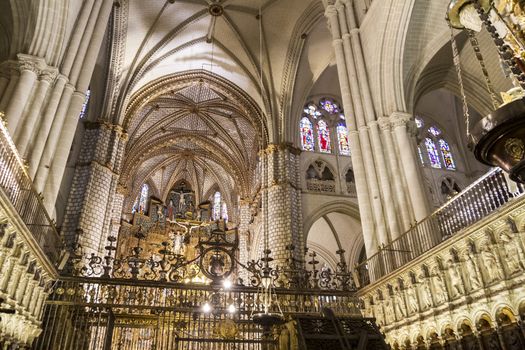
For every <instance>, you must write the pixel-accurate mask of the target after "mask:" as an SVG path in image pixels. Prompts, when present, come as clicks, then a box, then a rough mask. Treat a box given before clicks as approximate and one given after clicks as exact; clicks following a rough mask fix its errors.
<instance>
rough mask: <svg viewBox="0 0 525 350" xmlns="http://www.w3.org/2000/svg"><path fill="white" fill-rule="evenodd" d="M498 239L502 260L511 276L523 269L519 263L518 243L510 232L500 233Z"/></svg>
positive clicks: (520, 262)
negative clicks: (501, 246)
mask: <svg viewBox="0 0 525 350" xmlns="http://www.w3.org/2000/svg"><path fill="white" fill-rule="evenodd" d="M499 239H500V241H501V243H502V245H503V250H502V252H503V255H504V260H505V262H506V264H507V267H508V269H509V273H510V274H513V273H515V272H517V271H520V270H522V269H523V267H524V266H523V262H522V261H521V257H522V254H521V249H520V243H519V240H518V239H517V237H515V234H514V233H512V232H506V231H503V232H501V234H500V236H499Z"/></svg>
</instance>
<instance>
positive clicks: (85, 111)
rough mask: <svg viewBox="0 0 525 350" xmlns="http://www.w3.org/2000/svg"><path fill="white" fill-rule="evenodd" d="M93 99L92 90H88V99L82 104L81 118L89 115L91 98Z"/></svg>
mask: <svg viewBox="0 0 525 350" xmlns="http://www.w3.org/2000/svg"><path fill="white" fill-rule="evenodd" d="M90 97H91V90H90V89H88V90H87V91H86V99H85V100H84V103H83V104H82V109H81V110H80V115H79V118H80V119H83V118H84V117H85V116H86V114H87V109H88V105H89V98H90Z"/></svg>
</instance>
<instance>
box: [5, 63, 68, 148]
mask: <svg viewBox="0 0 525 350" xmlns="http://www.w3.org/2000/svg"><path fill="white" fill-rule="evenodd" d="M57 72H58V70H57V69H56V68H49V69H45V70H43V71H42V73H41V74H40V81H39V82H38V85H37V87H36V91H35V94H34V97H33V101H32V103H31V105H30V108H29V111H28V113H27V115H26V117H25V118H24V121H23V123H21V124H20V127H19V128H17V130H16V132H15V137H14V140H15V144H16V147H17V149H18V152H19V153H20V154H21V155H22V157H24V156H25V154H26V150H27V146H28V145H29V143H30V142H31V136H32V135H33V131H34V130H35V129H36V130H38V127H37V124H38V122H39V120H38V119H39V118H38V117H39V116H40V115H41V109H42V105H43V103H44V100H45V97H46V96H47V92H48V90H49V87H50V86H51V84H52V83H53V81H54V80H55V78H56V76H57Z"/></svg>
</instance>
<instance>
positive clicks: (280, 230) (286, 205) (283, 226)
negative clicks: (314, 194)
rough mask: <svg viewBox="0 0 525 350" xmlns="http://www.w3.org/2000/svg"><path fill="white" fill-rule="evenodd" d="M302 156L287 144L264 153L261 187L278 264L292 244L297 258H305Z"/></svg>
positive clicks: (266, 218)
mask: <svg viewBox="0 0 525 350" xmlns="http://www.w3.org/2000/svg"><path fill="white" fill-rule="evenodd" d="M299 155H300V151H299V150H298V149H295V148H293V147H292V146H291V145H287V144H281V145H276V144H272V145H270V146H268V148H267V149H266V150H264V151H262V152H261V162H263V165H264V167H265V168H266V172H265V173H264V175H265V176H264V177H263V178H262V188H261V191H262V195H263V198H265V199H263V202H265V204H264V203H263V206H266V215H265V218H264V220H265V223H264V224H265V226H266V229H267V232H268V238H269V242H268V243H269V248H270V249H271V250H272V257H273V258H274V259H275V260H276V262H277V263H278V264H283V263H284V262H285V260H286V259H287V258H288V257H289V255H288V251H287V250H286V247H287V246H289V245H290V244H293V245H294V246H295V256H294V258H295V259H296V260H298V261H303V260H304V259H303V253H304V248H305V241H304V237H303V227H302V226H303V225H302V214H301V213H302V209H301V189H300V185H299V184H300V182H299V175H298V174H299Z"/></svg>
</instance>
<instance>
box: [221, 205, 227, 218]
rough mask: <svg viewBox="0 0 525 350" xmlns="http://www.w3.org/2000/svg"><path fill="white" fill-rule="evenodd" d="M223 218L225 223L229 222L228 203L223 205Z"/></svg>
mask: <svg viewBox="0 0 525 350" xmlns="http://www.w3.org/2000/svg"><path fill="white" fill-rule="evenodd" d="M221 217H222V219H223V220H224V221H228V207H227V206H226V203H222V208H221Z"/></svg>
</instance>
